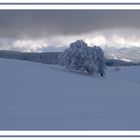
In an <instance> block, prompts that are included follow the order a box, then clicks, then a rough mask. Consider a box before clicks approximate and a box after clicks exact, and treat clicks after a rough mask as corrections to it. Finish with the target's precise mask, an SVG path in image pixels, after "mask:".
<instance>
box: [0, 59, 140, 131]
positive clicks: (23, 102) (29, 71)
mask: <svg viewBox="0 0 140 140" xmlns="http://www.w3.org/2000/svg"><path fill="white" fill-rule="evenodd" d="M139 73H140V67H139V66H136V67H121V70H120V71H118V72H115V71H114V68H108V70H107V74H106V77H105V78H101V77H95V76H93V77H91V76H88V75H82V74H77V73H74V72H67V71H64V70H62V69H61V68H60V67H56V66H52V65H44V64H39V63H32V62H27V61H20V60H9V59H0V129H1V130H5V129H8V130H11V129H12V130H15V129H22V130H23V129H26V130H29V129H32V130H33V129H34V130H35V129H37V130H44V129H45V130H52V129H53V130H58V129H61V130H66V129H67V130H77V129H78V130H99V129H100V130H101V129H102V130H105V129H109V130H110V129H115V130H117V129H119V130H120V129H121V130H122V129H127V130H128V129H131V130H134V129H140V74H139Z"/></svg>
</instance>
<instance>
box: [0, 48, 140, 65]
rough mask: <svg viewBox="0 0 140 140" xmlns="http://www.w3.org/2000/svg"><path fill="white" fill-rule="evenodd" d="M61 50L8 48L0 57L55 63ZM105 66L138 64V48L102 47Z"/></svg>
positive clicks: (2, 51)
mask: <svg viewBox="0 0 140 140" xmlns="http://www.w3.org/2000/svg"><path fill="white" fill-rule="evenodd" d="M60 53H61V52H41V53H40V52H39V53H37V52H36V53H34V52H18V51H10V50H0V58H8V59H19V60H27V61H33V62H38V63H44V64H57V60H58V56H59V54H60ZM104 53H105V57H106V65H107V66H115V65H119V66H120V65H121V66H124V65H139V64H140V49H139V48H133V49H129V48H121V49H116V48H110V49H109V48H104Z"/></svg>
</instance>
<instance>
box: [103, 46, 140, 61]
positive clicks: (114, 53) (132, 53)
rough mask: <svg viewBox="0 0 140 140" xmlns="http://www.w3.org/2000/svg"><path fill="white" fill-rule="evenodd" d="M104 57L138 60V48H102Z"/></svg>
mask: <svg viewBox="0 0 140 140" xmlns="http://www.w3.org/2000/svg"><path fill="white" fill-rule="evenodd" d="M104 53H105V57H106V58H108V59H117V60H123V61H126V62H134V63H139V62H140V48H139V47H129V48H118V49H117V48H113V47H112V48H104Z"/></svg>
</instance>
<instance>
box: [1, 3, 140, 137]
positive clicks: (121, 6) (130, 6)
mask: <svg viewBox="0 0 140 140" xmlns="http://www.w3.org/2000/svg"><path fill="white" fill-rule="evenodd" d="M80 1H81V0H68V1H67V2H66V1H65V0H61V1H60V2H59V3H58V0H48V1H47V2H46V0H40V1H39V2H37V1H36V0H20V2H19V0H12V1H11V0H1V1H0V10H140V2H139V0H133V2H131V1H127V3H126V1H125V0H114V1H113V2H112V0H108V1H107V2H106V3H105V1H104V0H95V1H94V3H93V1H92V0H86V1H82V3H80ZM33 2H35V3H33ZM68 3H69V4H68ZM103 3H104V4H103ZM3 137H11V138H12V137H58V138H60V137H87V138H88V137H105V138H107V137H120V138H121V137H122V138H126V137H129V138H131V137H133V139H134V138H136V137H137V138H140V130H137V131H134V130H132V131H131V130H129V131H120V130H119V131H114V130H112V131H106V130H105V131H97V130H93V131H88V130H85V131H74V130H72V131H60V130H58V131H50V130H48V131H47V130H46V131H41V130H38V131H30V130H29V131H13V130H11V131H10V130H9V131H4V130H0V140H1V138H3Z"/></svg>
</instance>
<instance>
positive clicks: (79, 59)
mask: <svg viewBox="0 0 140 140" xmlns="http://www.w3.org/2000/svg"><path fill="white" fill-rule="evenodd" d="M58 64H60V65H62V66H65V67H66V68H68V69H70V70H79V71H82V72H83V71H86V72H88V73H89V74H93V73H100V74H101V73H102V74H105V70H104V69H105V59H104V53H103V51H102V49H101V48H100V47H97V46H94V47H88V45H87V44H86V43H85V42H84V41H82V40H77V41H76V42H74V43H71V44H70V47H69V48H68V49H65V50H64V51H63V52H62V54H60V55H59V57H58Z"/></svg>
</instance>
